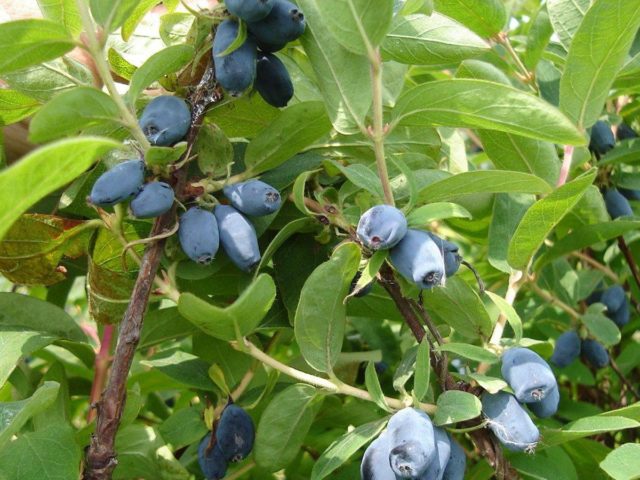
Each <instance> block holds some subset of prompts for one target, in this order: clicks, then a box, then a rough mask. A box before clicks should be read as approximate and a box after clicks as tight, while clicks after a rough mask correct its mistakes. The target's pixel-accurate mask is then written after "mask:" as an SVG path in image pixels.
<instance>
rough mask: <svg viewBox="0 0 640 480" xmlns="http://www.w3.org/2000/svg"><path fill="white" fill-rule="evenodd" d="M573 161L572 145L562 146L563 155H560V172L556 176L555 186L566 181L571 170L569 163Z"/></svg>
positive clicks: (559, 185)
mask: <svg viewBox="0 0 640 480" xmlns="http://www.w3.org/2000/svg"><path fill="white" fill-rule="evenodd" d="M572 162H573V145H565V146H564V156H563V157H562V166H561V167H560V174H559V176H558V182H557V183H556V187H561V186H562V185H564V184H565V183H567V178H569V172H570V171H571V164H572Z"/></svg>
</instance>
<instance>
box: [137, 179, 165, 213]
mask: <svg viewBox="0 0 640 480" xmlns="http://www.w3.org/2000/svg"><path fill="white" fill-rule="evenodd" d="M173 199H174V194H173V189H172V188H171V185H169V184H167V183H164V182H150V183H147V184H145V185H143V186H142V188H141V189H140V191H139V192H138V194H137V195H136V197H135V198H134V199H133V200H132V201H131V205H130V207H131V213H133V215H134V216H136V217H138V218H153V217H157V216H159V215H162V214H163V213H165V212H166V211H168V210H169V209H170V208H171V206H172V205H173Z"/></svg>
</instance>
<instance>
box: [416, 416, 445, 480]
mask: <svg viewBox="0 0 640 480" xmlns="http://www.w3.org/2000/svg"><path fill="white" fill-rule="evenodd" d="M433 430H434V435H435V439H436V458H434V459H433V461H432V462H431V463H430V464H429V466H428V467H427V470H426V471H425V472H424V473H423V474H422V475H421V476H420V478H421V479H425V480H426V479H430V478H435V479H440V478H442V476H443V475H444V471H445V468H447V462H448V461H449V457H450V456H451V443H450V440H449V435H448V434H447V432H445V431H444V430H443V429H441V428H438V427H435V428H434V429H433Z"/></svg>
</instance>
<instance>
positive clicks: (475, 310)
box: [423, 277, 492, 339]
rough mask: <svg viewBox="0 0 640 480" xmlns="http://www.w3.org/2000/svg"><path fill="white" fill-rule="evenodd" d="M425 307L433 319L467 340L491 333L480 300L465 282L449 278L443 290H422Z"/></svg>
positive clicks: (457, 278)
mask: <svg viewBox="0 0 640 480" xmlns="http://www.w3.org/2000/svg"><path fill="white" fill-rule="evenodd" d="M423 295H424V304H425V305H424V306H425V308H426V309H427V311H428V312H429V314H430V315H431V317H432V318H434V319H436V320H438V321H439V322H440V323H446V324H448V325H451V326H452V327H453V328H454V329H455V330H456V332H458V333H459V334H460V335H463V336H464V337H467V338H472V339H473V338H477V337H478V336H480V335H489V334H490V333H491V328H492V324H491V318H490V317H489V313H488V312H487V310H486V309H485V307H484V304H483V303H482V300H481V299H480V297H479V296H478V294H477V293H476V291H475V290H473V289H472V288H471V287H470V286H469V284H468V283H467V282H465V281H464V280H462V279H461V278H459V277H450V278H448V279H447V283H446V285H445V286H444V287H439V288H433V289H431V290H425V292H424V294H423Z"/></svg>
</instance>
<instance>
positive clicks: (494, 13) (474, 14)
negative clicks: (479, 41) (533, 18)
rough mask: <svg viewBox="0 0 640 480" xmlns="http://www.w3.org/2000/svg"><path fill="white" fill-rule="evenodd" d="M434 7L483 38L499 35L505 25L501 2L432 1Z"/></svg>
mask: <svg viewBox="0 0 640 480" xmlns="http://www.w3.org/2000/svg"><path fill="white" fill-rule="evenodd" d="M434 7H435V9H436V10H437V11H438V12H440V13H444V14H445V15H447V16H449V17H451V18H455V19H456V20H458V21H459V22H460V23H462V24H463V25H466V26H467V27H469V28H470V29H471V30H473V31H474V32H476V33H477V34H478V35H481V36H482V37H485V38H490V37H493V36H494V35H495V34H497V33H500V32H501V31H502V28H503V27H505V26H506V23H507V17H508V15H507V11H506V9H505V6H504V4H503V2H502V1H501V0H483V1H482V2H477V1H475V0H434Z"/></svg>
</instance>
